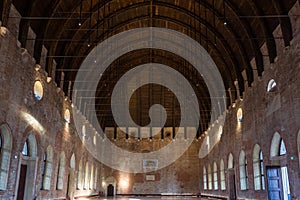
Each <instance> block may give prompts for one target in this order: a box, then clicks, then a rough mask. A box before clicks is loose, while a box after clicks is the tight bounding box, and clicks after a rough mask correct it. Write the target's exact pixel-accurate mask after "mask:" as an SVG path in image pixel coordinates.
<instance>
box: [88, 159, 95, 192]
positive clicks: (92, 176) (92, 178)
mask: <svg viewBox="0 0 300 200" xmlns="http://www.w3.org/2000/svg"><path fill="white" fill-rule="evenodd" d="M93 184H94V165H93V164H92V165H91V177H90V185H89V186H90V187H89V189H90V190H91V189H93Z"/></svg>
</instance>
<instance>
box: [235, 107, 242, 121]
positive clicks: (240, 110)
mask: <svg viewBox="0 0 300 200" xmlns="http://www.w3.org/2000/svg"><path fill="white" fill-rule="evenodd" d="M236 117H237V120H238V122H242V120H243V110H242V108H239V109H238V111H237V114H236Z"/></svg>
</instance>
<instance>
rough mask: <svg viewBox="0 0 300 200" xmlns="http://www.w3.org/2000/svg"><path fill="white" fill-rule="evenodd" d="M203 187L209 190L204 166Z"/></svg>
mask: <svg viewBox="0 0 300 200" xmlns="http://www.w3.org/2000/svg"><path fill="white" fill-rule="evenodd" d="M203 189H204V190H207V174H206V168H205V167H203Z"/></svg>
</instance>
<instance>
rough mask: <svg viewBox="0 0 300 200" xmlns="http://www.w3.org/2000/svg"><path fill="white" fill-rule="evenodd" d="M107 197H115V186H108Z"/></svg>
mask: <svg viewBox="0 0 300 200" xmlns="http://www.w3.org/2000/svg"><path fill="white" fill-rule="evenodd" d="M107 196H108V197H113V196H114V186H113V185H112V184H109V185H108V186H107Z"/></svg>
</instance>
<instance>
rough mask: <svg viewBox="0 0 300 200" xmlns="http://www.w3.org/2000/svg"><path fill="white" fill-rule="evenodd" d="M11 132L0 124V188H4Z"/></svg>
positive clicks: (6, 177) (8, 162)
mask: <svg viewBox="0 0 300 200" xmlns="http://www.w3.org/2000/svg"><path fill="white" fill-rule="evenodd" d="M11 148H12V144H11V132H10V129H9V128H8V126H7V125H6V124H3V125H1V126H0V190H6V187H7V181H8V173H9V166H10V165H9V164H10V156H11Z"/></svg>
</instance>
